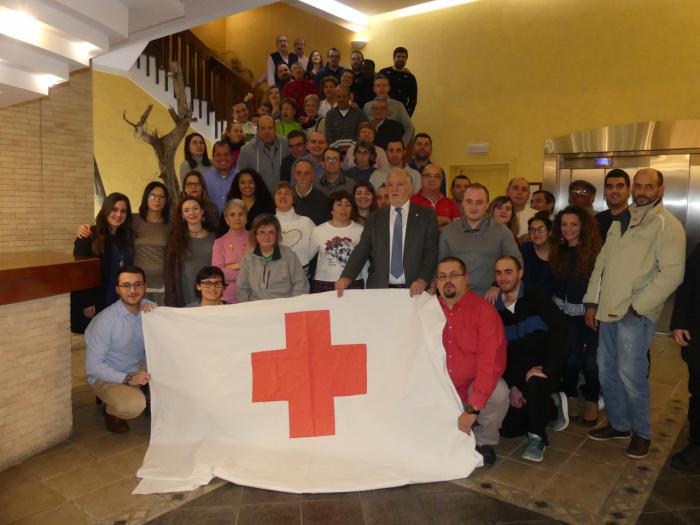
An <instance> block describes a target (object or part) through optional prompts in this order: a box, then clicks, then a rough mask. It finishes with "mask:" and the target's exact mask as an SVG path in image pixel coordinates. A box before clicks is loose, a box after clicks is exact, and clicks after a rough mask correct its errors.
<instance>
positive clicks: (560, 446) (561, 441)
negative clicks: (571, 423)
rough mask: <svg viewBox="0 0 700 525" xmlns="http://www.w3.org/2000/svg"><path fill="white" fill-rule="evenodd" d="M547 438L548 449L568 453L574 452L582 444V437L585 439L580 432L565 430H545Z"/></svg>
mask: <svg viewBox="0 0 700 525" xmlns="http://www.w3.org/2000/svg"><path fill="white" fill-rule="evenodd" d="M547 438H548V439H549V447H548V449H556V450H561V451H562V452H568V453H573V452H575V451H576V450H577V449H578V448H579V447H580V446H581V445H582V444H583V441H584V439H586V438H585V437H584V436H581V435H580V434H570V433H568V432H566V431H564V432H547Z"/></svg>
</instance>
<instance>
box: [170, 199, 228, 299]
mask: <svg viewBox="0 0 700 525" xmlns="http://www.w3.org/2000/svg"><path fill="white" fill-rule="evenodd" d="M175 210H176V211H175V214H174V215H173V220H172V227H171V229H170V235H169V237H168V244H167V246H166V249H165V305H166V306H185V305H186V304H189V303H192V302H194V301H195V300H196V299H197V297H196V296H195V282H196V278H197V272H199V270H200V268H202V267H204V266H209V265H210V264H211V252H212V246H213V245H214V239H215V237H216V236H215V234H214V228H212V227H211V226H210V225H209V224H207V221H206V220H205V218H204V208H203V206H202V201H201V200H199V199H198V198H197V197H191V196H186V197H184V198H182V199H180V201H178V203H177V206H176V208H175Z"/></svg>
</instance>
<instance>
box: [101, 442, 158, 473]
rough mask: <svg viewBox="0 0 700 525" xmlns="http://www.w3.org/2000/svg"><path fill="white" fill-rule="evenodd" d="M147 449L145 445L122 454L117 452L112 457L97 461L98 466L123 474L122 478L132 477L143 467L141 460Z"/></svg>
mask: <svg viewBox="0 0 700 525" xmlns="http://www.w3.org/2000/svg"><path fill="white" fill-rule="evenodd" d="M147 449H148V445H147V444H145V443H144V444H141V445H137V446H135V447H133V448H130V449H127V450H125V451H124V452H119V453H117V454H114V455H113V456H109V457H107V458H105V459H101V460H99V461H98V463H99V464H100V465H106V466H108V467H109V468H111V469H112V470H114V471H116V472H119V473H121V474H123V475H124V476H133V475H134V474H135V473H136V471H137V470H138V469H139V468H141V465H143V458H144V456H145V455H146V450H147Z"/></svg>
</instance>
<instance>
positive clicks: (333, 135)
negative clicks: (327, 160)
mask: <svg viewBox="0 0 700 525" xmlns="http://www.w3.org/2000/svg"><path fill="white" fill-rule="evenodd" d="M335 89H336V106H335V107H334V108H333V109H331V110H329V111H328V113H326V140H327V141H328V144H329V145H333V144H335V146H336V147H338V146H340V147H342V148H343V149H347V148H348V147H349V146H350V144H351V143H352V141H353V140H355V139H356V138H357V129H358V127H359V126H360V124H362V123H363V122H369V118H368V117H367V115H365V112H364V111H362V110H361V109H357V108H353V107H350V89H349V88H348V87H347V86H342V85H341V86H338V87H337V88H335ZM337 143H340V144H337Z"/></svg>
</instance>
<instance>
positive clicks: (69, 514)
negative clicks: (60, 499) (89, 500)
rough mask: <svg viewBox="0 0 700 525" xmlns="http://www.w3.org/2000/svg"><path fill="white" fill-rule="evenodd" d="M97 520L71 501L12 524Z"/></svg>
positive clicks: (88, 524) (90, 524)
mask: <svg viewBox="0 0 700 525" xmlns="http://www.w3.org/2000/svg"><path fill="white" fill-rule="evenodd" d="M96 524H97V521H96V520H95V519H94V518H92V517H91V516H88V515H87V514H86V513H85V512H83V511H82V510H80V509H79V508H78V507H77V506H76V505H75V504H73V503H72V502H70V501H67V502H65V503H64V504H62V505H60V506H58V507H56V508H54V509H51V510H47V511H44V512H39V513H37V514H32V515H31V516H29V517H27V518H24V519H21V520H19V521H14V522H12V525H96Z"/></svg>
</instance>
